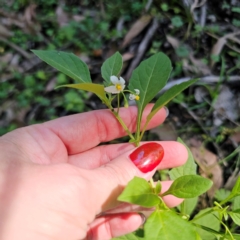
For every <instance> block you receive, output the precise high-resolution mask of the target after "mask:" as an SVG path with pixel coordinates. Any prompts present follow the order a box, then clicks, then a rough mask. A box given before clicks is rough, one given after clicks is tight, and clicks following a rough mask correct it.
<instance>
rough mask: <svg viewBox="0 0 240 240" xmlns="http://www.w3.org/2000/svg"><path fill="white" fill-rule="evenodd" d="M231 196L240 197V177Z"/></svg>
mask: <svg viewBox="0 0 240 240" xmlns="http://www.w3.org/2000/svg"><path fill="white" fill-rule="evenodd" d="M231 195H234V196H239V195H240V177H239V178H238V179H237V181H236V183H235V185H234V187H233V189H232V191H231Z"/></svg>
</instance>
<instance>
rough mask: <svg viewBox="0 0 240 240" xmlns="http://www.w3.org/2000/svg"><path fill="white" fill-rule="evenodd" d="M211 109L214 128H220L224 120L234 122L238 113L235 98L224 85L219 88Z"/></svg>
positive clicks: (239, 109) (239, 108)
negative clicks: (212, 110)
mask: <svg viewBox="0 0 240 240" xmlns="http://www.w3.org/2000/svg"><path fill="white" fill-rule="evenodd" d="M213 108H214V112H213V118H214V120H213V123H214V125H215V126H220V125H221V124H222V123H223V121H224V120H225V119H229V120H231V121H235V120H236V119H237V118H238V116H239V115H238V114H239V113H240V106H238V101H237V98H236V97H235V96H234V94H233V93H232V92H231V90H230V89H229V87H228V86H226V85H223V86H222V87H221V90H220V93H219V95H218V99H217V101H216V102H215V103H214V105H213Z"/></svg>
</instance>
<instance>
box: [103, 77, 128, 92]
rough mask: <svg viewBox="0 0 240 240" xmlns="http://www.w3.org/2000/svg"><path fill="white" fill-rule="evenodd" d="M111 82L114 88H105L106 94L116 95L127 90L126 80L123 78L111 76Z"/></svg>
mask: <svg viewBox="0 0 240 240" xmlns="http://www.w3.org/2000/svg"><path fill="white" fill-rule="evenodd" d="M110 80H111V82H112V84H113V86H109V87H105V88H104V90H105V91H106V92H108V93H113V94H116V93H120V92H122V91H123V89H124V88H125V80H124V79H123V78H122V77H120V78H119V79H118V77H116V76H111V77H110Z"/></svg>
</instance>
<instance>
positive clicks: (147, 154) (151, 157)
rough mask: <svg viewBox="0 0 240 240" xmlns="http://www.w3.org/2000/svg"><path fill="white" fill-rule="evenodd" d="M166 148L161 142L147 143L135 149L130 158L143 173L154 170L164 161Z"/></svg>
mask: <svg viewBox="0 0 240 240" xmlns="http://www.w3.org/2000/svg"><path fill="white" fill-rule="evenodd" d="M163 155H164V150H163V147H162V145H160V144H159V143H154V142H150V143H146V144H143V145H142V146H140V147H138V148H137V149H136V150H134V151H133V152H132V153H131V154H130V155H129V158H130V159H131V161H132V162H133V163H134V164H135V166H136V167H137V168H138V169H139V170H140V171H141V172H143V173H147V172H150V171H152V170H153V169H154V168H155V167H157V166H158V164H159V163H160V162H161V161H162V158H163Z"/></svg>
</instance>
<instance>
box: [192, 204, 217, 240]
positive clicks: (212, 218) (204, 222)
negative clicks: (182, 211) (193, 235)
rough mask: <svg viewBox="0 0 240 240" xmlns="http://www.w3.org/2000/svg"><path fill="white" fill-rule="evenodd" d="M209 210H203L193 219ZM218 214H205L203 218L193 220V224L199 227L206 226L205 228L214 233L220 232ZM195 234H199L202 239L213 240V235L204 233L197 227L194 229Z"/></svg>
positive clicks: (204, 231) (208, 232) (207, 232)
mask: <svg viewBox="0 0 240 240" xmlns="http://www.w3.org/2000/svg"><path fill="white" fill-rule="evenodd" d="M209 210H210V208H206V209H204V210H201V211H200V212H199V213H198V214H196V215H195V218H197V217H199V216H200V215H202V214H205V213H207V212H209ZM218 217H219V216H218V213H216V212H209V214H206V215H204V216H202V217H201V218H199V219H197V220H194V218H193V221H194V223H195V224H196V223H197V224H199V225H200V226H206V227H210V228H211V229H213V230H215V231H219V230H220V222H219V220H218ZM196 230H197V232H198V233H199V235H200V236H201V238H202V239H208V240H214V239H216V238H215V235H214V234H213V233H212V232H210V231H206V230H204V229H203V228H200V227H197V228H196Z"/></svg>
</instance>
